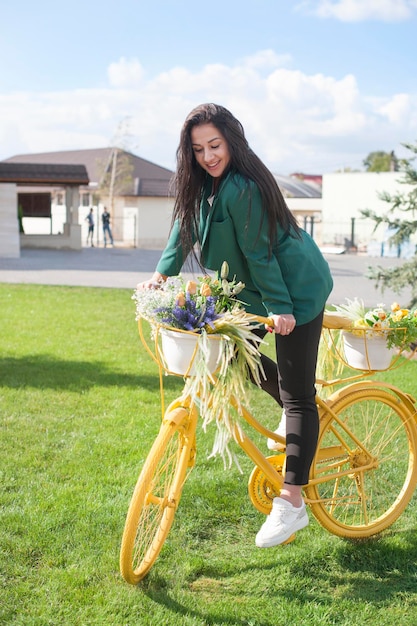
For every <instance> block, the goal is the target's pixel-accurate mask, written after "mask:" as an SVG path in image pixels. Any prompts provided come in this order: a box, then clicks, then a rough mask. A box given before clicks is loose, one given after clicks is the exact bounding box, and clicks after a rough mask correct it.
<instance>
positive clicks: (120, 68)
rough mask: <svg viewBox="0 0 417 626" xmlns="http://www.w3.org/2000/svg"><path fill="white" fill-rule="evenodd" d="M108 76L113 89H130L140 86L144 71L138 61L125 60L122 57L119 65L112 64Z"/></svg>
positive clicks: (118, 62)
mask: <svg viewBox="0 0 417 626" xmlns="http://www.w3.org/2000/svg"><path fill="white" fill-rule="evenodd" d="M107 74H108V77H109V82H110V85H112V86H113V87H128V88H129V87H133V86H135V85H140V83H141V81H142V78H143V76H144V71H143V67H142V65H141V64H140V63H139V61H138V59H125V58H124V57H121V58H120V59H119V60H118V61H117V63H110V65H109V68H108V70H107Z"/></svg>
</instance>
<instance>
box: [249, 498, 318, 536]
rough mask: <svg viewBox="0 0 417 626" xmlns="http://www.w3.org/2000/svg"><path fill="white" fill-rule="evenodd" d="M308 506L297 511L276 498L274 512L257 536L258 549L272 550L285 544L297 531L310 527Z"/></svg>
mask: <svg viewBox="0 0 417 626" xmlns="http://www.w3.org/2000/svg"><path fill="white" fill-rule="evenodd" d="M308 522H309V520H308V515H307V511H306V505H305V504H304V502H303V504H302V505H301V506H300V507H299V508H298V509H297V508H296V507H295V506H293V505H292V504H291V502H288V501H287V500H284V499H283V498H274V500H273V502H272V510H271V512H270V514H269V515H268V517H267V518H266V522H264V523H263V524H262V526H261V528H260V530H259V532H258V534H257V535H256V539H255V544H256V545H257V547H258V548H272V547H273V546H278V545H279V544H280V543H284V542H285V541H287V539H289V538H290V537H291V535H292V534H293V533H295V532H296V531H297V530H301V529H302V528H305V527H306V526H308Z"/></svg>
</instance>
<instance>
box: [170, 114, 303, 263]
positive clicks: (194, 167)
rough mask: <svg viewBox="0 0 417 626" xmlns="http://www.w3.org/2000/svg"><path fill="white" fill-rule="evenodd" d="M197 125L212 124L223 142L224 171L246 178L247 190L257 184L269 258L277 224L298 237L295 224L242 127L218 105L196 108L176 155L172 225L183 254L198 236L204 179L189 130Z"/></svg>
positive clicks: (186, 126)
mask: <svg viewBox="0 0 417 626" xmlns="http://www.w3.org/2000/svg"><path fill="white" fill-rule="evenodd" d="M201 124H213V126H215V127H216V128H217V129H218V130H219V131H220V132H221V133H222V135H223V137H224V138H225V140H226V142H227V144H228V148H229V153H230V165H229V168H228V171H232V172H233V171H234V172H238V173H240V174H241V175H242V176H243V177H244V178H246V180H247V181H248V189H249V180H252V181H254V182H255V183H256V184H257V186H258V188H259V191H260V194H261V198H262V209H263V211H264V213H265V214H266V215H267V218H268V233H269V242H270V244H269V254H271V250H272V246H273V245H274V243H275V240H276V235H277V225H278V224H279V225H280V226H281V228H283V229H284V231H287V232H290V231H291V232H292V234H296V235H299V226H298V224H297V221H296V219H295V217H294V216H293V214H292V213H291V211H290V210H289V208H288V207H287V205H286V203H285V200H284V198H283V196H282V193H281V191H280V189H279V187H278V185H277V182H276V180H275V178H274V176H273V175H272V174H271V172H270V171H269V170H268V168H267V167H266V166H265V165H264V164H263V163H262V161H261V160H260V159H259V157H257V156H256V154H255V153H254V152H253V151H252V150H251V148H250V147H249V144H248V142H247V140H246V137H245V131H244V129H243V126H242V124H241V123H240V122H239V121H238V120H237V119H236V118H235V117H234V116H233V115H232V114H231V113H230V111H228V110H227V109H225V108H224V107H222V106H220V105H218V104H212V103H208V104H200V105H199V106H198V107H196V108H195V109H193V110H192V111H191V113H189V115H188V116H187V118H186V120H185V122H184V125H183V127H182V130H181V135H180V143H179V146H178V149H177V153H176V155H177V170H176V174H175V178H174V184H175V191H176V201H175V205H174V212H173V222H174V221H175V220H178V221H179V226H180V233H181V246H182V249H183V251H184V252H189V251H191V250H192V248H193V234H194V237H195V236H196V235H198V232H199V216H200V201H201V197H202V193H203V188H204V183H205V180H206V177H207V174H206V172H205V170H203V168H202V167H200V165H199V164H198V163H197V160H196V158H195V155H194V151H193V148H192V142H191V131H192V129H193V128H194V126H200V125H201ZM249 210H250V207H249Z"/></svg>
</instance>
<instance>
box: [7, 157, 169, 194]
mask: <svg viewBox="0 0 417 626" xmlns="http://www.w3.org/2000/svg"><path fill="white" fill-rule="evenodd" d="M112 150H113V148H94V149H90V150H65V151H63V152H40V153H36V154H18V155H16V156H13V157H10V158H9V159H6V160H5V161H2V163H33V164H35V163H38V164H41V163H54V164H69V163H70V164H74V165H76V164H82V165H84V166H85V167H86V169H87V172H88V178H89V179H90V182H91V183H96V184H97V183H99V181H100V179H101V176H102V172H103V169H104V168H105V167H106V164H108V163H109V159H110V156H111V153H112ZM122 153H123V154H124V155H126V156H127V158H128V160H129V163H130V164H131V167H132V175H131V179H132V182H131V185H129V187H128V188H126V190H125V193H124V195H134V196H157V197H164V196H165V197H166V196H171V195H173V192H172V189H171V180H172V177H173V175H174V172H172V171H171V170H169V169H167V168H165V167H161V166H159V165H155V163H151V161H147V160H145V159H142V158H141V157H138V156H136V155H134V154H132V153H131V152H127V151H126V150H122Z"/></svg>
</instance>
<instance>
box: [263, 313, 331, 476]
mask: <svg viewBox="0 0 417 626" xmlns="http://www.w3.org/2000/svg"><path fill="white" fill-rule="evenodd" d="M322 322H323V312H322V313H320V315H318V316H317V317H316V318H315V319H314V320H312V321H311V322H308V323H307V324H303V325H302V326H296V327H295V328H294V330H293V331H292V333H290V334H289V335H278V334H276V335H275V346H276V353H277V360H278V367H277V363H275V362H274V361H273V360H272V359H270V358H269V357H267V356H265V355H264V354H263V355H262V357H261V361H262V365H263V368H264V371H265V375H266V380H263V379H262V376H261V379H262V384H261V387H262V389H263V390H264V391H266V392H267V393H269V394H270V395H271V396H272V397H273V398H274V399H275V400H276V401H277V402H278V404H279V405H280V406H283V407H284V409H285V415H286V424H287V448H286V455H287V459H286V470H285V480H284V482H285V483H287V484H288V485H306V484H307V483H308V475H309V471H310V466H311V462H312V460H313V457H314V454H315V451H316V447H317V438H318V432H319V419H318V411H317V405H316V400H315V397H316V387H315V378H316V365H317V352H318V346H319V341H320V333H321V327H322ZM255 332H256V334H257V335H260V336H262V337H263V336H265V334H266V331H263V330H260V329H258V330H256V331H255Z"/></svg>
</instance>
